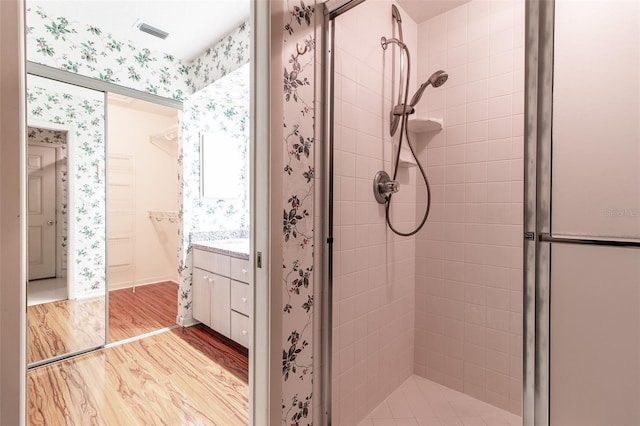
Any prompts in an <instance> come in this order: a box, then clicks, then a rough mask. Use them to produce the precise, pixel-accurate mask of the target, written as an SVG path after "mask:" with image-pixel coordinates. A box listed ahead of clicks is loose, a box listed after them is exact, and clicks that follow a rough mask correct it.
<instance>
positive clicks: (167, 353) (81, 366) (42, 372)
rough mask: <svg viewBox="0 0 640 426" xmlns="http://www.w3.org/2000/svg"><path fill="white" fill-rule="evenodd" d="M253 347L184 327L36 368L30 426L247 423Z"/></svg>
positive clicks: (29, 379)
mask: <svg viewBox="0 0 640 426" xmlns="http://www.w3.org/2000/svg"><path fill="white" fill-rule="evenodd" d="M248 393H249V390H248V359H247V353H246V351H243V350H239V349H237V348H235V347H233V346H230V345H228V344H227V341H226V339H225V338H222V337H220V336H218V335H216V334H215V333H213V332H210V331H209V330H208V329H207V328H206V327H204V326H200V325H198V326H194V327H189V328H178V329H174V330H171V331H167V332H164V333H161V334H157V335H154V336H151V337H147V338H144V339H140V340H137V341H133V342H128V343H125V344H122V345H120V346H115V347H111V348H108V349H103V350H100V351H98V352H95V353H92V354H88V355H84V356H82V357H78V358H75V359H71V360H66V361H63V362H60V363H57V364H53V365H49V366H45V367H41V368H38V369H35V370H31V371H29V373H28V375H27V409H28V413H27V416H28V422H29V424H31V425H130V426H134V425H225V426H227V425H229V426H231V425H246V424H247V423H248V412H249V402H248Z"/></svg>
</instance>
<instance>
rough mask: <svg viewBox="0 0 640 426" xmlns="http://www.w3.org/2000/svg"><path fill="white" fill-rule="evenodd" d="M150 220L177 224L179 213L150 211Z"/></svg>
mask: <svg viewBox="0 0 640 426" xmlns="http://www.w3.org/2000/svg"><path fill="white" fill-rule="evenodd" d="M149 219H152V220H153V219H155V220H156V222H162V221H163V220H168V221H169V222H171V223H175V222H177V221H178V212H170V211H160V210H149Z"/></svg>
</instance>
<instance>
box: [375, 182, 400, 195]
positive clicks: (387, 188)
mask: <svg viewBox="0 0 640 426" xmlns="http://www.w3.org/2000/svg"><path fill="white" fill-rule="evenodd" d="M379 185H380V189H381V191H383V192H385V193H387V194H389V193H392V194H395V193H396V192H398V191H400V183H398V181H397V180H392V181H389V182H386V183H380V184H379Z"/></svg>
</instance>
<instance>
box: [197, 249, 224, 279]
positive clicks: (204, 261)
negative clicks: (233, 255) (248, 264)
mask: <svg viewBox="0 0 640 426" xmlns="http://www.w3.org/2000/svg"><path fill="white" fill-rule="evenodd" d="M193 266H194V268H200V269H204V270H206V271H210V272H215V273H216V274H218V275H224V276H225V277H229V276H231V274H230V273H231V263H230V261H229V256H225V255H223V254H218V253H212V252H210V251H205V250H197V249H195V250H193Z"/></svg>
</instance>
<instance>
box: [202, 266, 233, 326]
mask: <svg viewBox="0 0 640 426" xmlns="http://www.w3.org/2000/svg"><path fill="white" fill-rule="evenodd" d="M208 281H209V283H210V287H209V288H210V291H211V293H210V297H211V299H210V300H211V325H210V327H211V328H213V329H214V330H215V331H217V332H218V333H220V334H222V335H223V336H226V337H231V280H230V279H229V278H227V277H223V276H221V275H217V274H210V277H209V279H208Z"/></svg>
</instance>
